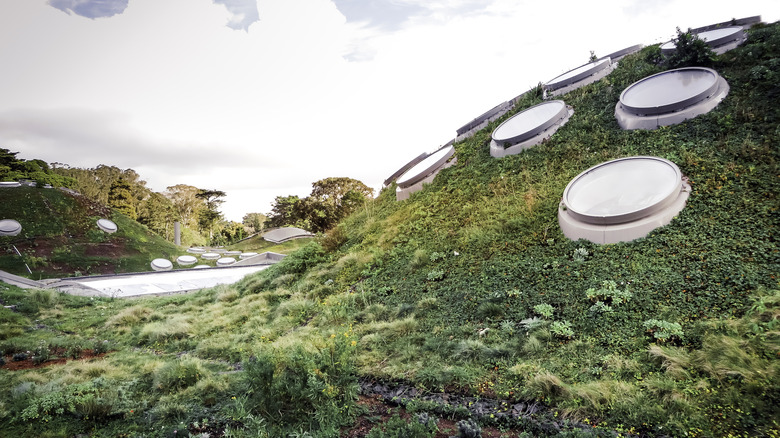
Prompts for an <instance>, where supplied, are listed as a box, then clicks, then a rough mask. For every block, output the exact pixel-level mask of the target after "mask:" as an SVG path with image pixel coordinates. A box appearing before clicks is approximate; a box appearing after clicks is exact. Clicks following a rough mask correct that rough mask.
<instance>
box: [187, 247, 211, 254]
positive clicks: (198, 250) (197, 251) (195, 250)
mask: <svg viewBox="0 0 780 438" xmlns="http://www.w3.org/2000/svg"><path fill="white" fill-rule="evenodd" d="M187 252H188V253H191V254H203V253H205V252H206V249H205V248H201V247H198V246H193V247H192V248H187Z"/></svg>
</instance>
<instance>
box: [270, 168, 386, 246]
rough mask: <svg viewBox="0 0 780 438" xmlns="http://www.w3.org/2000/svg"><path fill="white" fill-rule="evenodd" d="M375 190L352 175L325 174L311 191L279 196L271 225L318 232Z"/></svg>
mask: <svg viewBox="0 0 780 438" xmlns="http://www.w3.org/2000/svg"><path fill="white" fill-rule="evenodd" d="M373 194H374V190H373V189H372V188H370V187H368V186H366V185H365V184H363V183H362V182H360V181H358V180H356V179H352V178H344V177H342V178H325V179H321V180H319V181H316V182H314V183H312V190H311V194H310V195H309V196H307V197H305V198H303V199H301V198H298V197H297V196H294V195H293V196H277V197H276V199H275V200H274V205H273V207H272V211H271V213H270V215H269V218H268V226H269V227H281V226H285V225H293V226H296V227H301V228H303V229H305V230H309V231H312V232H315V233H319V232H324V231H327V230H329V229H331V228H333V227H334V226H335V225H336V224H338V223H339V221H341V220H342V219H344V218H345V217H346V216H347V215H349V214H350V213H352V212H353V211H355V209H357V208H359V207H361V206H363V205H364V204H365V202H366V201H367V200H368V199H370V197H371V196H373Z"/></svg>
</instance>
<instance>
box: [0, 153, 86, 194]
mask: <svg viewBox="0 0 780 438" xmlns="http://www.w3.org/2000/svg"><path fill="white" fill-rule="evenodd" d="M17 154H19V152H11V151H10V150H8V149H3V148H0V181H20V180H29V181H33V182H35V183H36V184H37V186H38V187H44V186H45V185H47V184H49V185H51V186H53V187H71V186H73V185H74V184H75V180H73V179H72V178H68V177H63V176H60V175H58V174H57V173H55V172H54V171H53V170H52V169H51V168H50V167H49V165H48V164H46V162H45V161H42V160H23V159H20V158H16V155H17Z"/></svg>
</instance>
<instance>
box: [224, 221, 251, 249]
mask: <svg viewBox="0 0 780 438" xmlns="http://www.w3.org/2000/svg"><path fill="white" fill-rule="evenodd" d="M221 226H222V227H221V230H220V236H221V237H222V242H220V243H223V244H230V243H233V242H237V241H239V240H241V239H243V238H244V237H245V236H246V231H245V229H244V224H240V223H238V222H233V221H227V222H224V223H222V224H221Z"/></svg>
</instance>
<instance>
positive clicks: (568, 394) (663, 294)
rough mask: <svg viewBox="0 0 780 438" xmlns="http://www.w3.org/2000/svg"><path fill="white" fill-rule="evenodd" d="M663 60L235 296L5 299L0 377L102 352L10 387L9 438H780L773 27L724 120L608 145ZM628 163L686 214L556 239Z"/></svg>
mask: <svg viewBox="0 0 780 438" xmlns="http://www.w3.org/2000/svg"><path fill="white" fill-rule="evenodd" d="M657 55H658V48H657V47H649V48H646V49H644V50H643V51H641V52H639V53H637V54H635V55H631V56H629V57H627V58H624V59H623V60H621V62H620V64H619V66H618V67H617V69H616V70H615V71H614V72H613V73H612V74H611V75H609V76H607V77H606V78H605V79H603V80H601V81H599V82H597V83H594V84H592V85H589V86H586V87H584V88H581V89H579V90H576V91H573V92H571V93H569V94H567V95H565V96H563V99H564V100H565V101H566V103H567V104H569V105H571V106H572V107H573V108H574V110H575V113H574V115H573V116H572V118H571V119H570V121H569V122H568V123H567V124H566V125H565V126H563V127H562V128H561V129H559V130H558V132H557V133H556V134H555V135H554V136H553V137H551V138H550V140H548V141H546V142H545V143H543V144H541V145H538V146H535V147H533V148H531V149H529V150H527V151H525V152H523V153H521V154H519V155H515V156H510V157H506V158H503V159H493V158H491V157H490V155H489V153H488V146H487V143H488V141H489V139H490V133H491V131H492V130H493V129H495V127H496V126H497V125H498V123H500V122H501V121H503V120H505V119H506V118H507V117H509V116H511V114H513V113H516V112H518V111H522V110H523V109H525V108H528V107H529V106H531V105H533V104H535V103H538V102H539V101H540V100H541V97H540V93H535V94H534V93H531V94H528V95H526V96H525V97H524V98H523V100H522V101H521V102H519V103H518V105H517V106H516V107H515V108H514V109H513V111H512V112H510V113H509V114H508V115H506V116H504V117H503V118H502V119H500V120H497V121H495V122H493V123H491V124H490V126H488V127H487V128H485V129H484V130H482V131H480V132H479V133H477V134H476V135H475V136H474V137H472V138H470V139H468V140H466V141H463V142H460V143H457V144H455V149H456V154H457V158H458V161H457V164H456V165H454V166H452V167H450V168H448V169H445V170H443V171H442V172H441V173H440V174H439V175H438V177H437V178H436V179H435V181H434V182H433V184H431V185H430V186H428V187H427V188H426V189H425V190H423V191H421V192H417V193H414V194H413V195H412V196H411V198H410V199H409V200H407V201H403V202H397V201H396V200H395V193H394V189H395V187H389V188H387V189H385V190H383V191H382V192H381V193H380V195H379V197H378V199H376V200H374V201H373V202H369V203H367V204H366V205H365V206H363V207H362V208H361V209H360V210H359V211H357V212H356V213H354V214H353V215H352V216H350V217H348V218H347V219H346V220H344V221H343V222H342V223H341V224H340V225H339V226H337V227H336V228H335V229H333V230H331V231H330V232H329V233H327V235H325V236H324V237H323V238H321V239H319V240H318V241H315V242H310V243H308V244H306V245H305V246H303V247H301V248H300V249H299V250H298V251H296V252H294V253H292V254H290V255H289V256H287V257H286V258H285V259H284V260H283V261H282V262H280V263H279V264H277V265H274V266H272V267H271V268H269V269H267V270H265V271H262V272H260V273H258V274H256V275H254V276H252V277H249V278H246V279H244V280H243V281H241V282H240V283H238V284H237V285H235V286H220V287H217V288H214V289H212V290H207V291H201V292H198V293H195V294H192V295H187V296H171V297H164V298H144V299H138V300H133V301H132V302H128V301H110V300H100V301H99V302H95V301H91V302H90V301H86V300H82V299H78V298H75V297H74V298H70V297H68V299H67V301H65V300H63V299H62V298H60V300H59V301H58V300H57V299H55V298H52V297H50V296H46V295H45V294H37V295H36V296H30V297H25V296H23V295H22V294H21V293H20V292H19V291H17V290H14V289H13V288H7V289H5V290H0V298H2V299H3V300H4V301H5V302H6V303H18V306H17V309H18V311H17V313H9V312H10V311H8V310H4V312H5V313H3V314H2V315H3V318H4V321H7V323H6V324H5V330H4V331H3V332H2V333H3V336H0V338H2V340H0V349H3V350H4V351H5V353H6V360H8V361H11V360H12V358H13V357H14V356H13V355H15V354H19V353H22V352H25V351H27V350H29V351H31V352H33V350H35V351H34V352H33V353H31V354H33V355H34V357H42V358H44V359H46V360H48V359H47V358H49V357H52V356H57V355H59V354H60V353H58V351H60V350H59V349H62V350H67V348H72V346H73V345H85V344H86V345H91V344H90V343H94V342H97V345H98V346H103V347H102V348H103V349H105V348H110V349H111V350H112V352H111V353H109V354H108V355H107V356H105V357H104V358H103V359H102V360H100V361H99V362H79V361H77V360H73V361H71V362H68V363H67V364H65V365H57V366H49V367H46V363H47V362H46V360H43V361H41V363H40V366H41V367H42V369H39V370H37V371H30V370H27V371H14V372H8V371H5V370H3V371H2V372H0V388H2V389H3V391H0V418H2V419H4V420H7V421H5V422H4V423H2V425H1V426H0V430H4V431H8V434H12V433H15V434H27V435H36V434H38V435H40V433H41V432H42V431H46V432H51V431H58V432H54V433H51V434H52V435H58V436H68V435H75V434H79V433H82V434H91V435H93V436H115V435H119V434H125V435H130V436H133V435H138V436H140V435H144V436H160V437H162V436H174V435H176V436H179V435H181V434H182V433H183V432H184V431H186V432H187V433H191V434H202V433H208V434H210V435H211V436H221V435H224V436H244V437H249V436H262V437H277V436H318V437H319V436H325V437H327V436H331V437H332V436H350V437H358V436H370V437H389V436H394V437H397V436H414V437H434V436H435V437H447V436H460V437H467V436H470V437H473V436H491V437H499V436H567V437H571V436H604V437H606V436H610V437H612V436H745V437H747V436H777V435H778V434H780V424H779V423H778V418H780V336H779V335H778V334H779V333H780V332H779V331H778V329H779V328H780V322H779V321H780V286H779V285H778V277H777V276H778V274H779V273H780V252H779V251H778V250H779V249H780V248H779V247H778V242H777V235H778V224H779V223H780V215H778V207H780V203H778V193H780V190H779V189H780V168H778V158H780V157H778V154H779V153H780V149H779V148H778V145H780V129H778V126H780V125H779V124H778V122H780V109H778V105H777V102H778V98H780V26H778V25H776V24H775V25H770V26H756V27H754V28H753V29H752V30H751V31H750V38H749V41H748V42H747V43H746V44H745V45H744V46H742V47H740V48H738V49H735V50H733V51H731V52H728V53H726V54H725V55H722V56H720V57H718V58H716V59H715V61H714V62H713V65H712V66H711V67H712V68H714V69H715V70H717V71H718V72H719V73H720V74H721V75H722V76H723V77H725V78H726V80H727V81H728V83H729V85H730V87H731V91H730V93H729V95H728V97H727V98H726V99H725V100H724V101H723V102H721V103H720V105H719V106H718V107H717V108H716V109H715V110H714V111H712V112H710V113H708V114H706V115H702V116H698V117H696V118H694V119H692V120H689V121H687V122H685V123H682V124H680V125H677V126H670V127H665V128H660V129H658V130H654V131H623V130H621V129H620V128H619V127H618V125H617V123H616V121H615V117H614V109H615V105H616V103H617V102H618V99H619V96H620V93H621V92H622V91H623V90H624V89H625V88H626V87H627V86H628V85H630V84H631V83H633V82H635V81H637V80H639V79H641V78H643V77H645V76H647V75H650V74H653V73H655V72H658V71H661V70H662V67H660V66H659V65H658V64H656V62H655V61H656V60H657ZM635 155H651V156H659V157H662V158H666V159H668V160H671V161H673V162H674V163H676V164H677V165H678V166H679V167H680V169H681V170H682V172H683V173H684V174H685V175H686V176H687V177H688V178H689V180H690V182H691V186H692V193H691V196H690V198H689V200H688V205H687V206H686V207H685V208H684V209H683V210H682V211H681V212H680V214H679V215H678V216H677V217H676V218H675V219H674V220H672V222H671V223H670V224H669V225H667V226H665V227H663V228H659V229H657V230H655V231H653V232H651V233H650V234H649V235H648V236H647V237H645V238H641V239H638V240H636V241H633V242H627V243H619V244H611V245H595V244H592V243H589V242H587V241H576V242H573V241H570V240H568V239H567V238H565V237H564V236H563V234H562V233H561V230H560V228H559V226H558V222H557V213H558V208H559V207H558V206H559V202H560V200H561V196H562V193H563V191H564V188H565V187H566V184H567V183H568V182H569V181H570V180H571V179H572V178H573V177H574V176H576V175H577V174H579V173H580V172H582V171H584V170H585V169H587V168H589V167H591V166H593V165H595V164H598V163H601V162H604V161H607V160H610V159H614V158H619V157H626V156H635ZM97 310H99V311H100V313H98V312H97ZM32 321H36V322H35V323H34V324H33V322H32ZM41 327H43V328H41ZM101 340H105V341H106V343H105V344H104V343H102V341H101ZM105 345H108V346H109V347H105ZM36 349H37V350H36ZM47 354H48V356H47ZM359 388H362V389H360V390H359ZM360 391H362V394H361V395H360V397H359V396H358V395H359V392H360ZM398 404H400V405H402V406H403V408H404V409H403V410H401V409H399V408H398V406H397V405H398ZM393 415H396V417H393ZM479 429H481V430H482V432H479V431H478V430H479ZM369 431H370V432H369Z"/></svg>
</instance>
